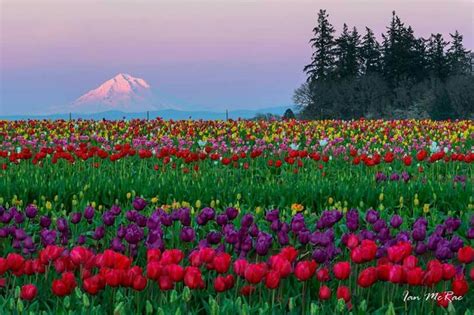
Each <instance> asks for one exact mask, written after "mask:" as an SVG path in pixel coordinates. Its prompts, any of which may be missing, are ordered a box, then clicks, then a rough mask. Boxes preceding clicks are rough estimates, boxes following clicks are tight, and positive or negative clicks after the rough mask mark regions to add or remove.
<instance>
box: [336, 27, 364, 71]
mask: <svg viewBox="0 0 474 315" xmlns="http://www.w3.org/2000/svg"><path fill="white" fill-rule="evenodd" d="M359 46H360V36H359V33H358V32H357V29H356V28H355V27H354V28H353V30H352V32H349V28H348V27H347V24H345V23H344V26H343V29H342V33H341V36H340V37H339V38H337V39H336V48H335V50H334V52H335V59H336V67H335V74H336V77H337V78H340V79H344V78H354V77H357V76H358V75H359V70H360V53H359V49H360V47H359Z"/></svg>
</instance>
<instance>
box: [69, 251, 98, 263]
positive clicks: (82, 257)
mask: <svg viewBox="0 0 474 315" xmlns="http://www.w3.org/2000/svg"><path fill="white" fill-rule="evenodd" d="M92 256H94V254H93V253H92V252H91V251H90V250H88V249H86V248H84V247H82V246H76V247H74V248H73V249H71V251H70V252H69V257H70V258H71V260H72V262H73V263H74V264H75V265H76V266H79V265H84V264H86V263H87V262H88V261H89V259H90V258H91V257H92Z"/></svg>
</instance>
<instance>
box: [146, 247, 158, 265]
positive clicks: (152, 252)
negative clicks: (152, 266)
mask: <svg viewBox="0 0 474 315" xmlns="http://www.w3.org/2000/svg"><path fill="white" fill-rule="evenodd" d="M160 258H161V251H160V250H159V249H158V248H153V249H149V250H147V252H146V261H147V262H151V261H158V260H160Z"/></svg>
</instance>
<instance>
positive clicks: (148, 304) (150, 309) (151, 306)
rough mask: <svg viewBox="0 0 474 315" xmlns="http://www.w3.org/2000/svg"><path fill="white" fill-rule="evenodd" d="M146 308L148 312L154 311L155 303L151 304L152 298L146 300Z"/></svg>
mask: <svg viewBox="0 0 474 315" xmlns="http://www.w3.org/2000/svg"><path fill="white" fill-rule="evenodd" d="M145 309H146V313H147V314H151V313H153V305H151V302H150V300H146V307H145Z"/></svg>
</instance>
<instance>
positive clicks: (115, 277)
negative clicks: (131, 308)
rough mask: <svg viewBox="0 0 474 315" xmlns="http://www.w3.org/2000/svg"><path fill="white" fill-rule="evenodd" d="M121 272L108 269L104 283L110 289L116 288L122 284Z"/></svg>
mask: <svg viewBox="0 0 474 315" xmlns="http://www.w3.org/2000/svg"><path fill="white" fill-rule="evenodd" d="M122 274H123V271H122V270H120V269H108V271H107V272H106V274H105V282H106V283H107V285H108V286H110V287H113V288H114V287H118V286H119V285H120V284H121V283H122Z"/></svg>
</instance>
